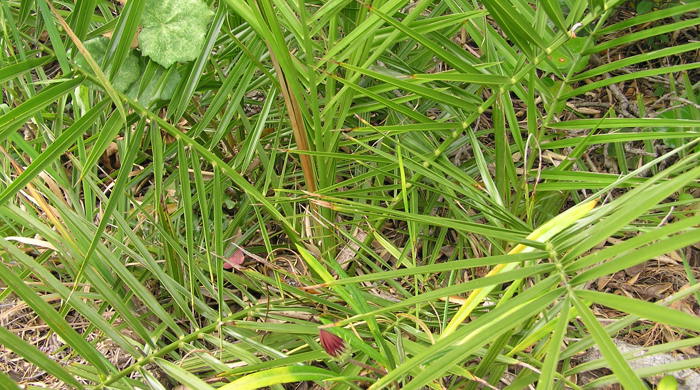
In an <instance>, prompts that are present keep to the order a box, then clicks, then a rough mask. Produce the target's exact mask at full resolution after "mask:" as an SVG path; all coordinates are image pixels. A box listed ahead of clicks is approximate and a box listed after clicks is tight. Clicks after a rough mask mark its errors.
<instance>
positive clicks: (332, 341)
mask: <svg viewBox="0 0 700 390" xmlns="http://www.w3.org/2000/svg"><path fill="white" fill-rule="evenodd" d="M318 335H319V337H320V338H321V346H322V347H323V349H325V350H326V352H327V353H328V354H329V355H331V356H333V357H338V356H340V354H341V353H343V350H344V349H345V341H343V339H341V338H340V337H338V336H336V335H334V334H333V333H331V332H329V331H327V330H324V329H320V330H319V332H318Z"/></svg>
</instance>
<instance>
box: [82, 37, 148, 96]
mask: <svg viewBox="0 0 700 390" xmlns="http://www.w3.org/2000/svg"><path fill="white" fill-rule="evenodd" d="M83 44H84V45H85V48H86V49H87V50H88V52H90V55H91V56H92V58H93V59H94V60H95V62H97V63H98V64H99V65H101V64H102V63H103V61H104V58H105V53H106V52H107V47H108V46H109V39H107V38H104V37H98V38H93V39H91V40H89V41H85V42H84V43H83ZM75 63H76V64H77V65H78V66H80V67H81V68H83V69H84V70H85V71H88V72H89V71H90V66H89V64H88V62H87V61H86V60H85V57H84V56H83V55H82V54H81V53H76V55H75ZM106 74H109V72H106ZM140 76H141V65H140V64H139V59H138V57H136V55H135V54H134V53H133V51H129V53H128V54H127V56H126V59H125V60H124V63H123V64H122V66H121V67H120V68H119V71H118V72H117V74H116V75H114V77H113V78H112V85H113V86H114V88H115V89H116V90H117V91H120V92H126V91H127V90H128V89H129V86H131V84H133V83H134V81H136V80H137V79H138V78H139V77H140Z"/></svg>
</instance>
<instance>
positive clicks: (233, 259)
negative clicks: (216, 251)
mask: <svg viewBox="0 0 700 390" xmlns="http://www.w3.org/2000/svg"><path fill="white" fill-rule="evenodd" d="M244 260H245V254H244V253H243V251H242V250H240V249H236V251H235V252H233V254H232V255H231V256H229V257H228V258H226V259H224V264H223V266H224V269H232V268H234V267H238V266H240V265H241V264H243V261H244Z"/></svg>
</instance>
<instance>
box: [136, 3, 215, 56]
mask: <svg viewBox="0 0 700 390" xmlns="http://www.w3.org/2000/svg"><path fill="white" fill-rule="evenodd" d="M213 15H214V13H213V12H212V11H211V10H210V9H209V7H208V6H207V5H206V4H205V3H204V2H202V1H200V0H146V6H145V9H144V11H143V15H142V16H141V23H142V24H143V29H142V30H141V32H140V33H139V44H140V47H141V51H142V52H143V54H144V55H147V56H149V57H151V59H152V60H153V61H155V62H157V63H159V64H161V65H163V66H164V67H166V68H169V67H170V65H172V64H174V63H175V62H187V61H192V60H194V59H195V58H197V56H199V53H200V51H201V50H202V46H203V45H204V38H205V37H206V34H207V25H208V24H209V20H210V19H211V17H212V16H213Z"/></svg>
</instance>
